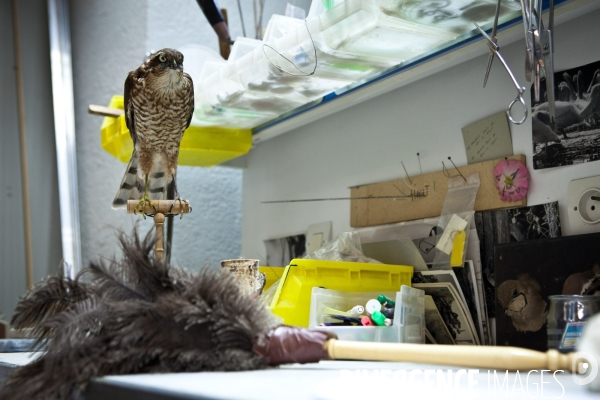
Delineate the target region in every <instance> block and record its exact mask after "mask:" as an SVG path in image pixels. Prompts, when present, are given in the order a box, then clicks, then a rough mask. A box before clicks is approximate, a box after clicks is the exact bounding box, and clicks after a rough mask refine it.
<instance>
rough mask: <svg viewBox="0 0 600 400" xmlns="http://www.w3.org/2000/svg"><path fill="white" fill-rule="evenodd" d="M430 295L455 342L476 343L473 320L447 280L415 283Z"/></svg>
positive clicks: (477, 339) (476, 336)
mask: <svg viewBox="0 0 600 400" xmlns="http://www.w3.org/2000/svg"><path fill="white" fill-rule="evenodd" d="M413 287H415V288H417V289H421V290H423V291H424V292H425V294H426V295H428V296H431V297H432V298H433V301H434V302H435V305H436V307H437V309H438V311H439V313H440V315H441V316H442V319H443V320H444V323H445V324H446V327H447V328H448V331H449V332H450V335H451V336H452V338H453V339H454V342H455V343H456V344H467V345H478V344H479V343H480V342H479V338H478V335H477V331H476V330H475V326H474V324H473V320H472V319H471V316H470V315H469V313H468V311H467V310H466V308H465V307H464V305H463V302H462V300H461V297H460V295H459V294H458V292H457V291H456V289H454V286H453V285H452V284H451V283H449V282H438V283H415V284H414V285H413Z"/></svg>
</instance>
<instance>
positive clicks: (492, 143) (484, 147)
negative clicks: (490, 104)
mask: <svg viewBox="0 0 600 400" xmlns="http://www.w3.org/2000/svg"><path fill="white" fill-rule="evenodd" d="M462 133H463V139H464V141H465V149H466V151H467V162H468V164H475V163H479V162H483V161H489V160H495V159H497V158H502V157H508V156H512V155H513V147H512V140H511V137H510V128H509V126H508V120H507V118H506V112H504V111H502V112H500V113H498V114H495V115H492V116H491V117H488V118H484V119H482V120H480V121H477V122H475V123H473V124H471V125H467V126H465V127H464V128H462Z"/></svg>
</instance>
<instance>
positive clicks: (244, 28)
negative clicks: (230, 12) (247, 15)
mask: <svg viewBox="0 0 600 400" xmlns="http://www.w3.org/2000/svg"><path fill="white" fill-rule="evenodd" d="M237 6H238V11H239V12H240V21H242V33H243V34H244V37H246V27H245V26H244V15H243V14H242V5H241V4H240V0H237Z"/></svg>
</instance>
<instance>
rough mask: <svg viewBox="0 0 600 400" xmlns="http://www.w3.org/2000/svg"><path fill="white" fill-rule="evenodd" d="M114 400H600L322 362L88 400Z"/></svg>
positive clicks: (390, 367) (176, 377)
mask: <svg viewBox="0 0 600 400" xmlns="http://www.w3.org/2000/svg"><path fill="white" fill-rule="evenodd" d="M37 354H39V353H0V366H5V367H13V368H14V367H17V366H19V365H25V364H27V363H28V362H30V361H31V360H32V359H34V357H36V356H37ZM107 395H110V398H111V400H120V399H132V398H144V399H231V400H236V399H240V400H241V399H243V400H254V399H256V400H259V399H260V400H268V399H282V398H285V399H289V400H300V399H302V400H304V399H315V400H338V399H339V400H342V399H343V400H347V399H353V398H361V399H365V398H382V397H381V396H386V398H398V397H399V396H402V397H403V398H407V399H410V398H433V397H434V396H443V398H444V399H448V398H449V399H464V398H477V399H480V398H490V399H492V398H511V397H512V398H534V397H538V398H563V399H578V400H579V399H581V400H584V399H598V398H600V395H599V394H598V393H594V392H591V391H589V390H587V388H586V387H585V386H580V385H578V384H576V383H575V381H574V380H573V378H572V376H571V374H570V373H568V372H557V373H556V374H553V373H551V372H548V371H545V372H541V371H532V372H530V371H519V372H506V371H498V370H497V371H493V370H492V371H489V370H487V369H479V370H477V369H465V368H459V367H448V366H436V365H427V364H413V363H395V362H376V361H321V362H319V363H315V364H304V365H300V364H291V365H285V366H281V367H279V368H272V369H267V370H258V371H245V372H196V373H169V374H139V375H125V376H106V377H102V378H98V379H95V380H94V382H93V383H92V385H90V388H89V390H88V391H87V392H86V394H85V396H84V397H85V398H86V399H89V400H95V399H100V398H106V396H107ZM134 395H137V396H135V397H132V396H134Z"/></svg>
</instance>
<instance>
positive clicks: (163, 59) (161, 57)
mask: <svg viewBox="0 0 600 400" xmlns="http://www.w3.org/2000/svg"><path fill="white" fill-rule="evenodd" d="M158 59H159V60H160V62H165V61H167V57H165V55H164V54H161V55H160V56H158Z"/></svg>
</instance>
